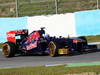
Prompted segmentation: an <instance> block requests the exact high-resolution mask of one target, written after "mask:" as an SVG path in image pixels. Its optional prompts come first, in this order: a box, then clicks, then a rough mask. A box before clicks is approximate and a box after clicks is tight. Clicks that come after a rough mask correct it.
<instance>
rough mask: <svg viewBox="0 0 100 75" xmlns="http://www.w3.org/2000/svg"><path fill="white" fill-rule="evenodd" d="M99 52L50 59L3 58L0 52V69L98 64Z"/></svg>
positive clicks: (30, 57)
mask: <svg viewBox="0 0 100 75" xmlns="http://www.w3.org/2000/svg"><path fill="white" fill-rule="evenodd" d="M99 61H100V50H91V51H87V52H85V53H83V54H79V53H77V52H75V53H73V54H70V55H62V56H58V57H50V56H43V55H41V56H40V55H32V56H15V57H12V58H5V57H4V56H2V53H1V51H0V68H12V67H26V66H41V65H55V64H69V63H81V62H99Z"/></svg>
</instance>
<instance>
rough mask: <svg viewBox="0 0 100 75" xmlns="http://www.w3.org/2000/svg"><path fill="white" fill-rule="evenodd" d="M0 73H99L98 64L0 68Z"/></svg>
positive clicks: (39, 74)
mask: <svg viewBox="0 0 100 75" xmlns="http://www.w3.org/2000/svg"><path fill="white" fill-rule="evenodd" d="M84 73H85V74H84ZM86 73H87V74H86ZM0 75H100V66H85V67H65V66H64V65H62V66H54V67H44V66H40V67H23V68H11V69H0Z"/></svg>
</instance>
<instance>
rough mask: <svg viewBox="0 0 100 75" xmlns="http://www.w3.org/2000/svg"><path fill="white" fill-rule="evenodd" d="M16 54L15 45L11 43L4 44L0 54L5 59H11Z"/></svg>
mask: <svg viewBox="0 0 100 75" xmlns="http://www.w3.org/2000/svg"><path fill="white" fill-rule="evenodd" d="M15 52H16V47H15V44H14V43H12V42H6V43H4V44H3V47H2V54H3V56H5V57H13V56H14V55H15Z"/></svg>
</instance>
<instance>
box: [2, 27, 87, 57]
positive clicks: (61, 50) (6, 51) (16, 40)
mask: <svg viewBox="0 0 100 75" xmlns="http://www.w3.org/2000/svg"><path fill="white" fill-rule="evenodd" d="M44 34H45V30H44V28H41V29H40V30H36V31H33V32H32V33H30V34H29V35H28V30H27V29H23V30H15V31H10V32H7V42H5V43H4V44H3V48H2V54H3V55H4V56H5V57H13V56H15V55H16V54H21V55H26V54H48V55H50V56H57V55H59V54H69V53H71V52H72V51H73V50H75V51H77V52H83V51H84V49H85V46H87V40H86V39H85V38H84V37H78V38H62V37H59V38H56V37H51V36H49V35H46V36H43V35H44Z"/></svg>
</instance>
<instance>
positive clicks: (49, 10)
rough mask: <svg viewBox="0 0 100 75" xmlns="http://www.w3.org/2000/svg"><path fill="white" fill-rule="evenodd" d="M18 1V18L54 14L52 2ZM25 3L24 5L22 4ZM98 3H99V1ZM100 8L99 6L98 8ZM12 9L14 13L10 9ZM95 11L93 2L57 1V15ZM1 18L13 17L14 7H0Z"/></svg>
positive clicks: (13, 0) (5, 0) (7, 1)
mask: <svg viewBox="0 0 100 75" xmlns="http://www.w3.org/2000/svg"><path fill="white" fill-rule="evenodd" d="M31 1H32V3H30V0H19V8H18V10H19V16H34V15H42V14H44V15H47V14H55V3H54V0H42V2H41V0H31ZM9 2H15V0H0V3H1V4H2V3H9ZM23 2H26V3H23ZM99 3H100V1H99ZM99 7H100V6H99ZM11 8H14V12H11V11H10V9H11ZM93 9H96V1H95V0H59V2H58V13H59V14H60V13H68V12H75V11H82V10H93ZM0 16H1V17H14V16H15V5H5V6H3V7H2V6H0Z"/></svg>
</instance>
